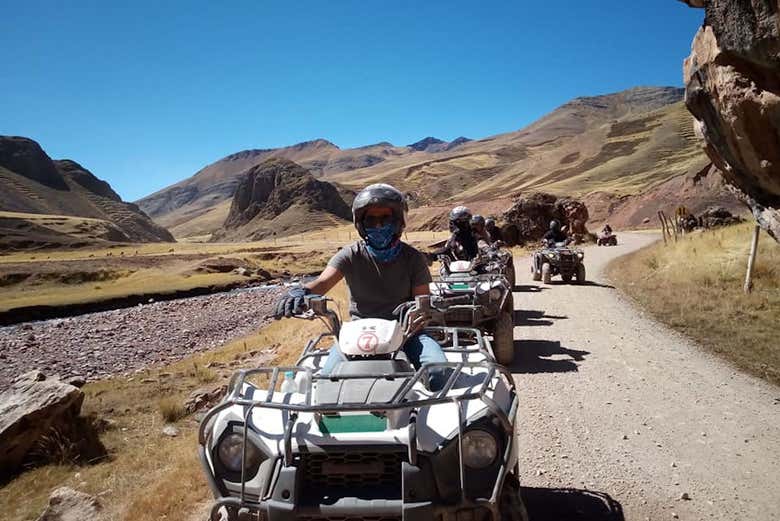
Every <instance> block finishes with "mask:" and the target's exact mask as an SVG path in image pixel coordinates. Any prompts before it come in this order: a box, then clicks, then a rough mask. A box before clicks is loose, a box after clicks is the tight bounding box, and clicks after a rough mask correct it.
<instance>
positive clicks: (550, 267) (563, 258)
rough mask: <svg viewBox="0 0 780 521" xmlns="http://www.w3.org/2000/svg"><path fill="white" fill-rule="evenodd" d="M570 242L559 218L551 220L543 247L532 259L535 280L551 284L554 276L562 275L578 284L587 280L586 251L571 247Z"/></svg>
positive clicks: (565, 279) (566, 279) (563, 277)
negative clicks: (584, 261) (584, 262)
mask: <svg viewBox="0 0 780 521" xmlns="http://www.w3.org/2000/svg"><path fill="white" fill-rule="evenodd" d="M570 242H571V239H570V238H569V237H568V236H567V235H566V232H564V231H563V230H562V229H561V224H560V223H559V222H558V221H557V220H553V221H550V229H549V230H548V231H547V233H545V234H544V237H543V238H542V249H540V250H537V251H536V252H534V255H533V259H532V261H531V273H532V274H533V280H535V281H539V280H541V281H542V282H544V283H545V284H549V283H550V281H551V279H552V277H554V276H556V275H560V276H561V278H562V279H563V281H564V282H566V283H569V282H571V281H572V278H573V279H574V280H575V282H576V283H577V284H583V283H584V282H585V265H584V264H583V260H584V258H585V252H583V251H582V250H580V249H574V248H570V247H569V246H568V245H569V243H570Z"/></svg>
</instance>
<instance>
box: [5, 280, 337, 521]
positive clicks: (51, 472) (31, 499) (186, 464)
mask: <svg viewBox="0 0 780 521" xmlns="http://www.w3.org/2000/svg"><path fill="white" fill-rule="evenodd" d="M346 295H347V292H346V287H345V285H344V284H343V283H341V284H339V285H338V286H337V287H336V288H334V290H333V291H332V292H331V295H330V296H332V297H333V298H335V299H336V300H337V303H336V307H337V309H338V310H339V313H341V315H342V316H345V315H346V312H347V306H346ZM322 331H323V326H322V324H321V323H320V322H318V321H301V320H292V319H291V320H282V321H278V322H273V323H271V324H270V325H268V326H266V327H264V328H263V329H261V330H260V331H258V333H256V334H254V335H251V336H248V337H246V338H242V339H239V340H236V341H234V342H231V343H229V344H227V345H225V346H223V347H220V348H218V349H215V350H212V351H209V352H207V353H201V354H198V355H194V356H192V357H190V358H187V359H185V360H182V361H179V362H177V363H174V364H171V365H168V366H161V367H156V368H152V369H149V370H147V371H145V372H143V373H140V374H137V375H135V376H133V377H119V378H113V379H110V380H103V381H99V382H94V383H89V384H87V385H86V386H85V387H84V392H85V394H86V399H85V402H84V413H85V414H94V415H96V416H97V417H98V418H110V419H111V420H113V421H114V422H115V424H116V425H115V428H112V429H111V430H108V431H106V432H105V433H103V434H102V435H101V441H103V443H104V444H105V446H106V447H107V448H108V450H109V454H110V458H109V459H108V460H107V461H104V462H101V463H99V464H96V465H92V466H83V467H77V466H73V465H68V464H66V465H48V466H45V467H41V468H37V469H33V470H30V471H27V472H25V473H24V474H22V475H21V476H19V477H17V478H16V479H15V480H13V481H11V482H10V483H7V484H5V485H4V486H2V488H0V512H3V515H4V516H8V517H7V518H8V519H14V520H20V521H32V520H35V519H36V518H37V516H38V515H39V514H40V512H41V511H42V510H43V508H44V506H45V504H46V502H47V498H48V495H49V494H50V493H51V491H52V490H53V489H54V488H56V487H58V486H63V485H67V486H71V487H74V488H76V489H78V490H82V491H84V492H87V493H90V494H99V495H100V496H101V498H102V501H103V503H104V505H105V506H106V507H107V514H108V516H109V518H110V519H112V520H114V519H116V520H126V521H157V520H160V519H175V520H185V519H187V518H188V512H189V511H190V510H191V509H192V508H193V507H194V506H195V505H198V504H199V503H202V502H204V501H207V500H208V499H209V498H210V492H209V490H208V487H207V485H206V482H205V479H204V478H203V476H202V471H201V467H200V462H199V461H198V459H197V438H196V435H197V422H195V421H194V420H193V419H192V418H190V417H188V416H185V415H184V413H183V409H182V404H183V402H184V400H185V399H186V397H187V396H188V395H189V393H191V392H192V391H193V390H195V389H198V388H200V387H202V386H203V385H204V383H206V382H209V383H210V385H216V384H217V383H224V382H226V381H227V379H228V378H229V377H230V374H232V372H233V371H234V370H235V368H236V367H241V366H244V365H246V364H250V363H252V362H251V360H252V359H253V357H255V356H258V355H259V354H260V353H265V356H266V357H269V358H270V361H269V363H271V364H274V365H289V364H294V363H295V362H296V360H297V358H298V355H299V354H300V352H301V350H302V349H303V346H304V345H305V342H306V341H307V340H308V339H309V338H311V337H313V336H315V335H316V334H318V333H320V332H322ZM253 353H254V354H253ZM223 366H224V368H222V367H223ZM215 367H219V368H218V369H215ZM169 422H176V423H177V427H178V428H179V429H180V431H181V434H180V436H178V437H176V438H168V437H165V436H163V435H162V434H161V430H162V427H163V426H164V424H165V423H169ZM3 519H5V517H4V518H3Z"/></svg>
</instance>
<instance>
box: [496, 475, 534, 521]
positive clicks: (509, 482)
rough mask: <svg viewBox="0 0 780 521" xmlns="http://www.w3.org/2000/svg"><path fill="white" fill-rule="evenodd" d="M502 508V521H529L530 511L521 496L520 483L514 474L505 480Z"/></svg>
mask: <svg viewBox="0 0 780 521" xmlns="http://www.w3.org/2000/svg"><path fill="white" fill-rule="evenodd" d="M500 508H501V521H528V511H527V510H526V508H525V503H524V502H523V498H522V497H521V495H520V482H519V481H518V479H517V476H516V475H515V474H514V473H513V472H510V473H509V474H507V476H506V479H505V480H504V487H503V488H502V489H501V502H500Z"/></svg>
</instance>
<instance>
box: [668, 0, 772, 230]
mask: <svg viewBox="0 0 780 521" xmlns="http://www.w3.org/2000/svg"><path fill="white" fill-rule="evenodd" d="M681 1H683V2H685V3H686V4H688V5H689V6H691V7H703V8H704V9H705V13H706V14H705V20H704V25H703V26H702V27H701V28H700V29H699V31H698V33H697V34H696V36H695V37H694V39H693V43H692V45H691V54H690V56H689V57H688V58H687V59H686V60H685V63H684V67H683V78H684V81H685V103H686V105H687V107H688V110H689V111H690V112H691V113H692V114H693V116H694V118H695V120H696V125H695V127H696V131H697V134H699V135H700V136H701V137H702V138H703V139H704V141H705V143H706V145H705V151H706V153H707V155H708V156H709V157H710V158H711V159H712V161H713V163H714V164H715V166H717V167H718V168H719V169H720V170H721V172H722V173H723V178H724V179H725V180H726V182H727V183H729V184H730V185H731V186H732V187H733V188H734V190H735V192H737V195H738V196H740V197H741V198H742V199H743V200H744V201H745V202H746V203H747V204H748V206H749V207H750V208H751V210H752V211H753V215H754V216H755V218H756V220H757V222H758V224H759V225H760V226H761V227H762V228H764V229H765V230H766V231H768V232H769V233H770V235H772V236H773V237H774V238H775V240H778V241H780V14H778V11H780V9H779V8H778V2H777V0H681Z"/></svg>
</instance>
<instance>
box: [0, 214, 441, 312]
mask: <svg viewBox="0 0 780 521" xmlns="http://www.w3.org/2000/svg"><path fill="white" fill-rule="evenodd" d="M445 237H447V234H446V233H445V232H409V233H408V234H406V237H405V239H406V240H407V241H408V242H410V243H412V244H414V245H416V246H419V247H423V248H424V247H427V245H428V244H430V243H432V242H435V241H439V240H443V239H444V238H445ZM356 239H357V234H356V232H355V230H354V228H352V227H351V226H342V227H338V228H334V229H331V230H327V231H322V232H317V233H307V234H301V235H296V236H292V237H286V238H285V239H284V240H281V239H280V240H269V241H259V242H250V243H196V242H186V243H177V244H168V243H152V244H138V245H136V244H132V245H118V246H115V247H112V248H100V249H85V250H60V251H47V252H45V253H41V252H35V253H31V252H25V253H14V254H10V255H4V256H0V311H7V310H11V309H17V308H20V307H25V306H37V305H48V306H67V305H71V304H83V303H90V302H99V301H103V300H108V299H114V298H123V297H127V296H130V295H146V294H150V293H175V292H177V291H186V290H190V289H194V288H204V287H211V286H213V287H225V286H228V285H230V284H234V283H237V282H241V281H247V280H250V279H247V278H246V277H244V276H242V275H238V274H236V273H231V272H228V273H211V272H209V271H208V270H206V271H204V270H203V269H201V267H202V266H203V265H204V264H208V263H209V262H220V261H225V260H226V259H227V260H232V261H234V262H236V263H237V264H238V265H241V266H246V267H249V268H251V269H255V270H257V269H263V270H266V271H268V272H269V273H271V275H272V276H274V277H278V276H287V275H300V274H308V273H316V272H318V271H319V270H321V269H322V268H323V267H324V266H325V264H326V263H327V261H328V259H329V258H330V257H331V255H333V254H334V253H335V252H336V251H337V250H338V248H340V247H341V246H343V245H345V244H348V243H350V242H352V241H354V240H356Z"/></svg>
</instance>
